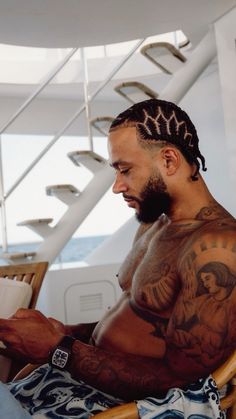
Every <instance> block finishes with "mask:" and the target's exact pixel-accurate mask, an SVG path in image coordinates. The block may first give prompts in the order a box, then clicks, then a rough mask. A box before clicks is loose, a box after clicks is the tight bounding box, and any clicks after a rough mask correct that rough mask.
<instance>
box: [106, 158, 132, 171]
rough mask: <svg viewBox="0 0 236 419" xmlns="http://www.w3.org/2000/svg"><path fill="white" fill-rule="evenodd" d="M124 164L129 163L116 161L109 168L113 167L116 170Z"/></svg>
mask: <svg viewBox="0 0 236 419" xmlns="http://www.w3.org/2000/svg"><path fill="white" fill-rule="evenodd" d="M124 164H129V163H128V162H126V161H124V160H116V161H114V162H113V163H110V166H111V167H113V168H114V169H117V168H118V167H119V166H121V165H124Z"/></svg>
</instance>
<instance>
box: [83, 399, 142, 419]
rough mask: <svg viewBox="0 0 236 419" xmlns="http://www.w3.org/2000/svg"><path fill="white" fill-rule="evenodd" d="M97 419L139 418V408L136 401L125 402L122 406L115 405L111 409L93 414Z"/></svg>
mask: <svg viewBox="0 0 236 419" xmlns="http://www.w3.org/2000/svg"><path fill="white" fill-rule="evenodd" d="M91 418H96V419H108V418H109V419H112V418H115V419H139V414H138V408H137V405H136V403H135V402H131V403H125V404H122V405H121V406H115V407H112V408H111V409H108V410H105V411H104V412H100V413H98V414H97V415H94V416H91Z"/></svg>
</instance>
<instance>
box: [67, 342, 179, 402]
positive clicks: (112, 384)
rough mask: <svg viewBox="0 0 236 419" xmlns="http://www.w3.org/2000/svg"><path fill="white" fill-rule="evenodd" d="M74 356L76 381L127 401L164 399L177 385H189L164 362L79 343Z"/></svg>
mask: <svg viewBox="0 0 236 419" xmlns="http://www.w3.org/2000/svg"><path fill="white" fill-rule="evenodd" d="M73 355H74V356H73V360H72V362H71V365H70V372H71V374H72V375H73V376H74V377H75V378H76V377H77V378H79V379H83V380H84V381H85V382H86V383H88V384H90V385H92V386H94V387H96V388H98V389H100V390H101V391H104V392H107V393H109V394H113V395H114V396H116V397H120V398H122V399H124V400H127V401H128V400H133V399H137V398H144V397H146V396H150V395H153V396H154V395H155V396H156V395H158V394H159V395H160V396H161V395H163V394H164V393H165V392H166V391H167V390H168V389H169V388H170V387H173V385H174V386H181V385H183V384H186V379H185V381H184V380H183V378H182V377H181V378H179V377H177V376H176V375H175V373H173V372H171V370H170V368H169V367H168V365H167V364H166V363H165V362H164V361H163V360H158V359H154V358H150V357H142V356H137V355H132V354H128V353H126V354H123V353H118V352H111V351H110V352H108V351H105V350H103V349H101V348H98V347H93V346H90V345H86V344H83V343H80V342H78V341H77V342H75V344H74V346H73ZM160 382H161V384H160Z"/></svg>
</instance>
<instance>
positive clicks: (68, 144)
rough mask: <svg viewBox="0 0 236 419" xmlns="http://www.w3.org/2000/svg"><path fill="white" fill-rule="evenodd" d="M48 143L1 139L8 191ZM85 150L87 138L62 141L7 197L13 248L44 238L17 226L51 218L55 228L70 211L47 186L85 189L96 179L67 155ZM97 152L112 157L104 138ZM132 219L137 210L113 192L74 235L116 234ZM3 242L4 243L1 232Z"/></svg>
mask: <svg viewBox="0 0 236 419" xmlns="http://www.w3.org/2000/svg"><path fill="white" fill-rule="evenodd" d="M50 139H51V137H49V136H47V137H42V136H25V135H24V136H19V135H18V136H16V135H3V136H2V156H3V174H4V176H3V177H4V188H5V193H6V192H7V191H8V190H9V188H10V187H11V186H12V185H13V184H14V182H15V181H16V180H17V179H18V178H19V176H20V175H21V173H22V172H23V171H24V170H25V169H26V167H27V166H28V165H29V164H30V162H31V161H32V159H33V158H35V157H36V156H37V155H38V154H39V152H40V151H41V150H42V149H43V148H44V147H45V146H46V144H47V143H48V142H49V141H50ZM86 149H88V142H87V139H86V138H85V137H79V138H78V137H69V136H68V137H63V138H61V139H59V140H58V142H57V143H56V144H55V145H54V146H53V147H52V148H51V150H50V151H49V152H48V153H47V154H46V155H45V156H44V157H43V158H42V160H41V161H40V162H39V163H38V164H37V165H36V166H35V168H34V169H33V170H32V171H31V172H30V173H29V174H28V175H27V177H26V178H25V179H24V181H23V182H22V183H21V184H20V185H19V186H18V187H17V189H15V191H14V192H13V193H12V194H11V195H10V196H9V198H8V199H7V200H6V212H7V236H8V242H9V244H13V243H21V242H31V241H33V242H34V241H39V240H41V238H40V237H39V236H38V235H37V234H36V233H34V232H32V231H31V230H30V229H28V228H27V227H22V226H16V224H17V223H18V222H21V221H24V220H27V219H34V218H53V220H54V221H53V222H52V226H53V225H55V224H56V222H57V221H58V220H59V219H60V217H61V216H62V215H63V214H64V212H65V210H66V208H67V207H66V205H65V204H63V203H62V202H61V201H59V200H58V199H57V198H55V197H50V196H47V195H46V192H45V187H46V186H48V185H54V184H72V185H74V186H75V187H77V189H79V190H83V189H84V188H85V186H86V184H87V183H88V182H89V181H90V179H91V178H92V175H91V173H90V172H89V171H88V170H87V169H85V168H80V167H77V166H75V165H74V164H73V163H72V162H71V160H70V159H69V158H68V157H67V153H68V152H70V151H75V150H86ZM94 151H95V152H96V153H98V154H100V155H102V156H103V157H105V158H108V153H107V145H106V139H105V138H102V137H95V138H94ZM132 215H133V210H132V209H130V208H128V207H127V205H126V204H125V203H124V201H123V199H122V197H121V196H119V195H114V194H113V193H112V191H111V190H109V191H108V192H107V193H106V194H105V196H104V198H103V199H102V200H101V201H100V202H99V204H98V205H97V206H96V208H95V209H94V210H93V211H92V212H91V214H90V215H89V216H88V217H87V218H86V220H85V221H84V222H83V224H82V225H81V226H80V228H79V229H78V230H77V232H76V233H75V235H74V237H84V236H92V235H107V234H112V233H113V232H114V231H116V230H117V229H118V228H119V227H120V226H121V225H122V224H123V223H124V222H125V221H127V220H128V219H129V218H130V217H131V216H132ZM0 238H1V243H2V231H1V233H0Z"/></svg>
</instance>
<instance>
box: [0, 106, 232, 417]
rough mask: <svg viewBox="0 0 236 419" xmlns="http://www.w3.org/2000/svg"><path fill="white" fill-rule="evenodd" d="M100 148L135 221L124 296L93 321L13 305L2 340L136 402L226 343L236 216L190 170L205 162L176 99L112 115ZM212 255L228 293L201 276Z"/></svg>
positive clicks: (224, 352) (208, 364)
mask: <svg viewBox="0 0 236 419" xmlns="http://www.w3.org/2000/svg"><path fill="white" fill-rule="evenodd" d="M108 148H109V155H110V163H111V166H112V167H113V168H114V169H115V172H116V179H115V183H114V186H113V192H114V193H122V195H123V197H124V200H125V201H126V202H127V204H128V206H130V207H132V208H134V209H135V212H136V216H137V218H138V220H139V221H140V228H139V230H138V232H137V234H136V237H135V240H134V245H133V248H132V250H131V251H130V253H129V254H128V256H127V258H126V260H125V261H124V263H123V265H122V266H121V268H120V271H119V274H118V280H119V283H120V286H121V288H122V289H123V294H122V297H121V298H120V300H119V301H118V303H117V304H116V305H115V306H114V307H113V308H112V309H111V310H109V311H108V312H107V314H106V315H105V316H104V318H103V319H102V320H101V321H100V322H98V323H97V324H89V325H78V326H64V325H62V324H61V323H60V322H58V321H56V320H55V319H47V318H45V317H44V316H43V315H42V314H41V313H39V312H38V311H31V310H18V311H17V313H16V314H15V315H14V316H13V317H12V318H11V319H9V320H1V321H0V339H2V340H3V342H4V343H5V344H6V346H7V350H8V352H9V353H11V354H12V355H17V356H21V357H23V358H24V359H25V360H27V361H30V362H34V363H47V362H48V361H50V362H51V364H52V365H53V371H54V372H55V371H57V372H58V371H59V369H56V367H57V368H60V367H61V369H62V371H63V369H65V370H66V371H69V372H70V373H71V375H72V378H73V379H74V380H83V382H85V383H86V384H87V385H90V386H92V387H93V388H96V389H98V390H99V391H102V392H105V393H107V394H109V395H112V396H114V397H117V398H121V399H124V400H133V399H137V398H143V397H145V396H150V395H163V394H165V393H166V391H167V390H168V389H170V388H172V387H180V388H183V387H186V386H187V385H188V384H190V383H192V382H194V381H195V380H197V379H198V378H199V377H205V376H207V375H208V374H209V373H210V372H212V371H213V370H214V369H215V368H216V367H217V366H218V365H220V364H221V363H223V361H224V360H225V359H226V358H227V357H228V356H229V354H230V353H231V352H232V351H233V350H234V349H235V346H236V332H235V330H236V329H235V322H236V309H235V306H236V305H235V303H236V291H235V283H236V276H235V275H236V223H235V219H234V218H233V217H232V216H231V215H230V214H229V213H228V212H227V211H226V210H225V209H224V208H223V207H222V206H221V205H220V204H219V203H217V202H216V201H215V200H214V198H213V197H212V195H211V194H210V192H209V190H208V189H207V186H206V184H205V183H204V181H203V179H202V177H201V175H200V174H199V168H200V162H201V164H202V167H203V170H206V169H205V160H204V157H203V156H202V155H201V153H200V151H199V148H198V137H197V133H196V130H195V127H194V125H193V124H192V122H191V121H190V119H189V117H188V116H187V114H186V113H185V112H184V111H183V110H181V109H180V108H179V107H178V106H176V105H174V104H172V103H169V102H165V101H161V100H157V99H151V100H148V101H144V102H141V103H138V104H135V105H133V106H132V107H131V108H129V109H128V110H126V111H125V112H123V113H121V114H120V115H119V116H118V117H117V118H116V119H115V120H114V121H113V123H112V125H111V128H110V134H109V140H108ZM209 263H210V264H211V271H213V269H214V270H215V271H217V270H218V269H219V268H218V267H219V266H221V267H222V266H224V267H225V270H226V271H227V275H228V276H229V277H230V278H231V279H230V281H231V282H230V285H229V286H228V288H227V292H224V293H219V292H218V288H217V292H216V291H214V289H215V288H216V287H215V288H214V287H213V286H211V290H210V288H209V287H208V286H207V285H206V284H207V283H209V280H208V279H209V277H210V275H211V272H210V273H208V271H209V270H207V269H204V267H206V266H207V265H209ZM215 271H214V274H215V275H216V273H215ZM202 272H204V273H205V276H204V278H203V275H202V274H201V273H202ZM207 281H208V282H207ZM225 288H226V285H225ZM209 297H210V298H209ZM203 301H204V305H203ZM65 335H66V336H67V337H66V338H65ZM68 336H70V337H68ZM71 336H72V337H74V338H75V339H72V338H71ZM58 347H59V349H58ZM70 352H71V353H70ZM67 353H68V356H67ZM50 354H51V355H50ZM67 358H68V359H67ZM45 368H46V370H45V371H48V368H49V367H48V366H46V367H45ZM37 374H38V375H37ZM37 374H36V376H34V377H36V378H34V380H35V383H36V382H38V381H39V375H40V374H39V373H37ZM45 374H46V375H47V372H46V373H45ZM26 380H28V381H27V385H28V387H27V385H25V387H24V383H22V382H21V383H20V385H19V384H17V383H16V384H15V385H12V386H11V391H12V393H13V394H15V396H16V398H17V399H18V400H20V402H21V404H22V405H23V406H24V407H25V408H26V409H27V410H28V411H29V412H30V413H32V412H33V410H30V407H29V405H27V403H26V402H25V400H24V395H25V394H26V393H27V388H28V389H29V388H30V386H29V383H30V381H32V378H28V379H26ZM37 380H38V381H37ZM35 385H36V384H35ZM83 385H84V386H85V384H83ZM22 386H23V387H22ZM54 387H56V386H55V385H54ZM22 388H23V390H21V389H22ZM35 391H36V390H34V394H36V393H35ZM85 393H86V392H85ZM45 394H46V395H47V396H48V392H46V393H45ZM60 397H61V396H60ZM47 400H48V399H47ZM50 400H51V399H50ZM50 400H49V402H48V403H49V405H50ZM53 400H54V404H55V403H56V404H57V403H59V402H58V399H55V398H54V399H53ZM110 400H111V399H110ZM37 403H38V405H37V406H39V405H40V406H41V405H42V406H43V402H42V401H41V402H39V400H38V399H37ZM40 403H41V404H40ZM117 403H118V401H117ZM111 404H112V402H111ZM35 405H36V404H35ZM35 405H34V406H35ZM52 405H53V403H52V402H51V406H52ZM104 405H106V403H105V402H104ZM108 405H109V403H108ZM41 411H43V410H40V409H39V412H41ZM34 412H35V410H34ZM56 417H57V416H56ZM58 417H59V416H58ZM77 417H79V416H78V415H77Z"/></svg>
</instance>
